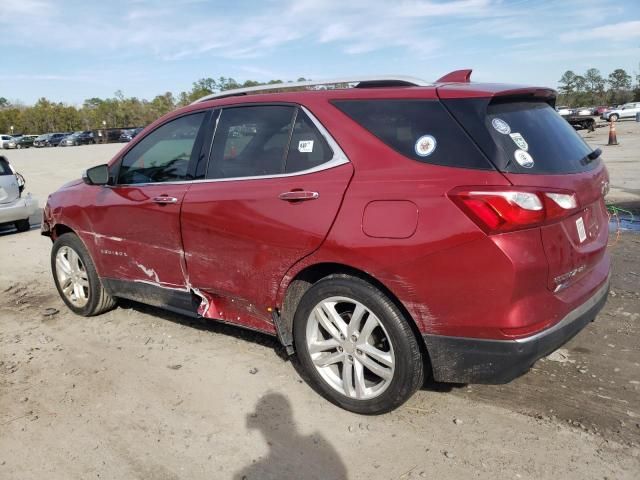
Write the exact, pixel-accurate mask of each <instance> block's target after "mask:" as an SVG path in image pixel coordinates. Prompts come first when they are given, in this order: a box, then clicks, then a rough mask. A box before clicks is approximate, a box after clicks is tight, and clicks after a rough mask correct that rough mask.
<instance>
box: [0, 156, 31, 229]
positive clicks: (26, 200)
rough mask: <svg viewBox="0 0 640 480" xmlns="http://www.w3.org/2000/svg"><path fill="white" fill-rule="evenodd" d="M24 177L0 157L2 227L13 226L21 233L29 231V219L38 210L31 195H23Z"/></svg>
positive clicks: (0, 219)
mask: <svg viewBox="0 0 640 480" xmlns="http://www.w3.org/2000/svg"><path fill="white" fill-rule="evenodd" d="M24 185H25V181H24V177H23V176H22V175H20V174H19V173H18V172H16V171H15V169H14V168H13V167H12V166H11V164H10V163H9V160H7V158H6V157H2V156H0V225H5V224H13V225H15V227H16V229H17V230H18V231H19V232H25V231H27V230H29V228H30V224H29V217H30V216H31V215H33V214H34V213H35V212H36V210H37V208H38V201H37V200H36V199H35V198H33V197H32V196H31V194H30V193H29V194H27V195H23V194H22V193H23V191H24Z"/></svg>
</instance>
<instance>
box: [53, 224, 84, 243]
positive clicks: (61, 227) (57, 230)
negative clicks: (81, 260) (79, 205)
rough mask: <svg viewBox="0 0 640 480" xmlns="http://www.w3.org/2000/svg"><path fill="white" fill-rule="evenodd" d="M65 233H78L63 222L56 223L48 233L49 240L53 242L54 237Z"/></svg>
mask: <svg viewBox="0 0 640 480" xmlns="http://www.w3.org/2000/svg"><path fill="white" fill-rule="evenodd" d="M65 233H73V234H75V235H78V234H77V233H76V231H75V230H73V229H72V228H71V227H69V226H68V225H65V224H64V223H56V224H55V225H54V226H53V228H52V229H51V235H50V237H51V241H52V242H55V241H56V238H58V237H60V236H61V235H64V234H65Z"/></svg>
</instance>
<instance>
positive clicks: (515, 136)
mask: <svg viewBox="0 0 640 480" xmlns="http://www.w3.org/2000/svg"><path fill="white" fill-rule="evenodd" d="M509 136H510V137H511V140H513V143H515V144H516V145H517V146H518V148H519V149H521V150H524V151H525V152H526V151H528V150H529V144H528V143H527V141H526V140H525V139H524V137H523V136H522V135H520V134H519V133H510V134H509Z"/></svg>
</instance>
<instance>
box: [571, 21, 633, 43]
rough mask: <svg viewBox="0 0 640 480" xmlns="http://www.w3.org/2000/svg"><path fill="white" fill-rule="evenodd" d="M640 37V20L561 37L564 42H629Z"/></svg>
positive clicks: (575, 32) (580, 31)
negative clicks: (591, 40)
mask: <svg viewBox="0 0 640 480" xmlns="http://www.w3.org/2000/svg"><path fill="white" fill-rule="evenodd" d="M638 37H640V20H633V21H629V22H620V23H614V24H611V25H603V26H601V27H595V28H592V29H590V30H588V31H585V30H579V31H578V30H576V31H573V32H568V33H565V34H563V35H561V37H560V38H561V39H562V40H566V41H570V42H573V41H584V40H585V39H599V40H609V41H614V42H620V41H623V42H624V41H629V40H630V39H634V38H638Z"/></svg>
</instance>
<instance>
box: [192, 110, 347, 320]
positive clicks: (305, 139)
mask: <svg viewBox="0 0 640 480" xmlns="http://www.w3.org/2000/svg"><path fill="white" fill-rule="evenodd" d="M352 173H353V169H352V166H351V164H350V163H349V162H348V161H347V159H346V157H345V155H344V153H343V152H342V151H341V150H340V148H339V147H338V145H337V144H336V143H335V142H334V141H333V139H332V138H331V137H330V136H329V134H328V133H327V132H326V130H324V128H323V127H322V125H320V123H319V122H318V121H317V120H315V119H314V118H313V117H312V115H311V114H310V112H308V111H306V110H305V109H304V108H303V107H297V106H294V105H252V106H240V107H232V108H225V109H224V110H223V111H222V112H221V114H220V117H219V119H218V122H217V127H216V130H215V135H214V140H213V146H212V149H211V155H210V160H209V165H208V169H207V172H206V174H205V177H206V178H205V179H204V180H203V181H201V182H196V183H194V184H193V185H192V187H191V188H190V189H189V191H188V192H187V194H186V196H185V199H184V203H183V207H182V216H181V219H182V238H183V242H184V248H185V252H186V263H187V270H188V274H189V279H190V282H191V284H192V286H193V287H194V288H197V289H199V290H201V291H202V292H205V293H206V294H208V296H209V299H210V300H211V305H209V308H208V310H207V311H206V312H205V316H208V317H212V318H219V319H222V320H226V321H229V322H232V323H239V324H243V325H245V326H249V327H253V328H258V329H261V330H267V331H273V325H272V323H271V319H270V315H269V313H268V311H267V307H271V306H273V301H274V298H275V294H276V291H277V288H278V286H279V284H280V281H281V280H282V278H283V277H284V275H285V273H286V271H287V270H288V269H289V268H290V267H291V266H292V265H293V264H294V263H295V262H297V261H298V260H300V259H301V258H303V257H305V256H306V255H308V254H310V253H311V252H313V251H314V250H315V249H317V248H318V247H319V246H320V244H321V243H322V241H323V240H324V238H325V236H326V235H327V233H328V231H329V228H330V227H331V224H332V222H333V220H334V218H335V216H336V214H337V212H338V209H339V206H340V203H341V201H342V197H343V195H344V192H345V189H346V187H347V185H348V183H349V180H350V179H351V175H352Z"/></svg>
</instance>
